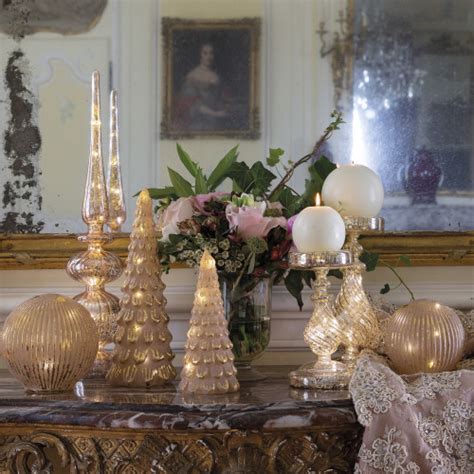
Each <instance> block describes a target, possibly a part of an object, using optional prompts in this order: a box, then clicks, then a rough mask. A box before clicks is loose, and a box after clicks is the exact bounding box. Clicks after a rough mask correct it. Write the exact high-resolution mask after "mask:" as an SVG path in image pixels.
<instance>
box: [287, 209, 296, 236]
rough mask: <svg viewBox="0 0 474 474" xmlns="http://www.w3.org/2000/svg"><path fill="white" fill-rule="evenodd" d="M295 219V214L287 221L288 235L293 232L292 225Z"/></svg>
mask: <svg viewBox="0 0 474 474" xmlns="http://www.w3.org/2000/svg"><path fill="white" fill-rule="evenodd" d="M297 217H298V214H295V215H294V216H291V217H290V218H289V219H288V227H287V229H286V231H287V233H288V234H291V233H292V232H293V224H294V223H295V220H296V218H297Z"/></svg>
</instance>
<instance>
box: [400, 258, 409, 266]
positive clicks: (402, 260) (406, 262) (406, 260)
mask: <svg viewBox="0 0 474 474" xmlns="http://www.w3.org/2000/svg"><path fill="white" fill-rule="evenodd" d="M400 262H401V263H403V264H404V265H406V266H407V267H411V260H410V257H407V256H406V255H400Z"/></svg>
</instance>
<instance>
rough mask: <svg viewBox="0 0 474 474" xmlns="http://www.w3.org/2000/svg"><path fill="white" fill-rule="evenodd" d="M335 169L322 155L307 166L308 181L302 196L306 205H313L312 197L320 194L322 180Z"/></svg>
mask: <svg viewBox="0 0 474 474" xmlns="http://www.w3.org/2000/svg"><path fill="white" fill-rule="evenodd" d="M335 169H336V165H335V164H334V163H333V162H332V161H330V160H329V159H328V158H327V157H326V156H324V155H322V156H321V157H320V158H319V160H317V161H315V162H314V163H313V164H312V165H311V166H309V168H308V171H309V176H310V179H307V180H306V181H305V192H304V194H303V195H304V197H305V199H306V201H307V202H308V203H311V205H313V201H314V196H315V195H316V193H321V190H322V189H323V183H324V180H325V179H326V178H327V177H328V176H329V174H330V173H332V171H334V170H335Z"/></svg>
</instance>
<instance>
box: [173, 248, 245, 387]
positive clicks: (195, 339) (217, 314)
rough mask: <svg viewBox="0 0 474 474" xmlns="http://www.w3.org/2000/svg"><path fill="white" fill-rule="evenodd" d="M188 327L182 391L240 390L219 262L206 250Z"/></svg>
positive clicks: (182, 373)
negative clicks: (220, 286) (219, 276)
mask: <svg viewBox="0 0 474 474" xmlns="http://www.w3.org/2000/svg"><path fill="white" fill-rule="evenodd" d="M189 324H190V328H189V331H188V337H187V340H186V345H185V349H186V352H185V354H184V361H183V370H182V371H181V382H180V384H179V389H180V390H181V391H183V392H187V393H201V394H221V393H231V392H236V391H238V390H239V388H240V385H239V382H238V381H237V377H236V374H237V370H236V368H235V366H234V355H233V354H232V342H230V339H229V331H228V329H227V321H226V319H225V316H224V304H223V301H222V295H221V291H220V289H219V280H218V277H217V270H216V261H215V260H214V258H213V257H212V255H211V254H210V253H209V252H208V251H207V250H205V251H204V254H203V256H202V258H201V263H200V267H199V276H198V282H197V288H196V293H195V295H194V305H193V309H192V312H191V320H190V321H189Z"/></svg>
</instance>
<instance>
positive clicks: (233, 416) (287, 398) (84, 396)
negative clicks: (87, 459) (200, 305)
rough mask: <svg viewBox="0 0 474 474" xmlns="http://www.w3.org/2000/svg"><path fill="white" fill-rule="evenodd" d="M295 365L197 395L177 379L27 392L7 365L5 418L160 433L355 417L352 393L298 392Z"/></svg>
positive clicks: (1, 400) (1, 379)
mask: <svg viewBox="0 0 474 474" xmlns="http://www.w3.org/2000/svg"><path fill="white" fill-rule="evenodd" d="M290 370H292V368H291V367H263V368H261V372H263V373H265V375H267V378H266V379H265V380H262V381H258V382H243V383H242V384H241V389H240V392H238V393H234V394H227V395H192V394H183V393H180V392H178V391H177V389H176V384H174V385H170V386H167V387H163V388H154V389H149V390H137V389H129V388H118V387H111V386H109V385H107V384H106V382H105V381H103V380H85V381H82V382H79V383H77V384H76V387H75V390H74V392H70V393H62V394H47V395H44V394H41V395H40V394H27V393H25V392H24V390H23V388H22V386H21V384H20V383H19V382H18V381H16V380H15V379H14V378H12V377H11V375H10V374H9V373H8V372H7V371H4V370H3V371H2V370H0V423H14V424H16V425H18V424H35V425H37V424H48V425H56V424H57V425H71V426H84V427H94V428H117V429H130V430H134V429H139V430H144V429H160V430H207V431H209V430H229V429H241V430H242V429H243V430H274V429H285V428H304V427H308V426H312V427H313V426H333V425H335V424H337V425H341V424H348V423H355V422H356V415H355V412H354V408H353V405H352V401H351V399H350V396H349V394H348V392H346V391H337V392H335V391H316V390H303V389H293V388H291V387H290V386H289V384H288V372H289V371H290Z"/></svg>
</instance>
